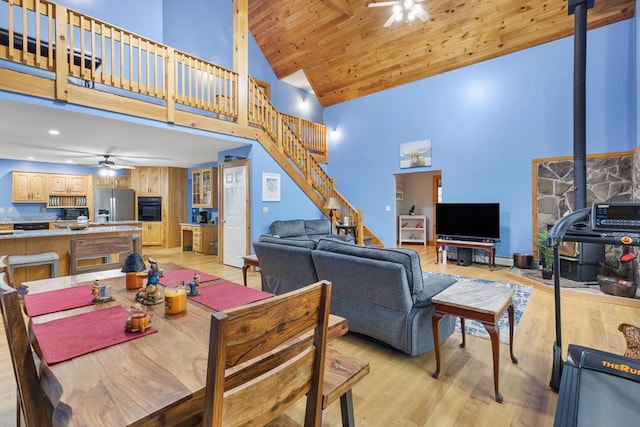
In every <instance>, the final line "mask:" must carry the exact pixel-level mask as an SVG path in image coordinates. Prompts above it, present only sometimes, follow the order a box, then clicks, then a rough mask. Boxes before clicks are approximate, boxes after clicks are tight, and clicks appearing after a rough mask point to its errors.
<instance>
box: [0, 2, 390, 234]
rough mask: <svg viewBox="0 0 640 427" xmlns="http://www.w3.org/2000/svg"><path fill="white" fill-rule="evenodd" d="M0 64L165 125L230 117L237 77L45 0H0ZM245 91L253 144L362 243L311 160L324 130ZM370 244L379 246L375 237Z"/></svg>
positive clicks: (322, 155)
mask: <svg viewBox="0 0 640 427" xmlns="http://www.w3.org/2000/svg"><path fill="white" fill-rule="evenodd" d="M5 12H6V13H5ZM4 17H6V19H5V18H4ZM0 59H4V60H7V61H10V62H13V63H15V64H21V65H26V66H29V67H35V68H37V69H39V70H41V71H42V72H44V73H45V77H47V78H49V79H51V80H53V81H54V86H55V99H56V100H59V101H67V100H68V90H67V89H68V85H70V84H71V85H78V84H80V85H83V86H86V87H91V88H94V89H96V90H100V91H103V92H108V93H115V94H117V95H120V96H124V97H127V98H133V99H135V100H137V101H143V102H146V103H149V104H153V105H159V106H162V107H163V108H166V120H167V121H168V122H174V118H175V115H176V114H177V111H178V110H179V111H188V112H191V113H194V114H199V115H204V116H208V117H213V118H219V119H223V120H226V121H231V122H235V121H237V118H238V99H237V94H238V93H239V92H238V84H239V83H238V75H237V73H235V72H233V71H230V70H227V69H225V68H223V67H219V66H217V65H214V64H210V63H207V62H205V61H202V60H201V59H199V58H196V57H194V56H191V55H189V54H186V53H183V52H180V51H176V50H174V49H173V48H171V47H169V46H166V45H163V44H160V43H156V42H154V41H152V40H149V39H146V38H144V37H141V36H138V35H136V34H133V33H130V32H128V31H126V30H123V29H120V28H118V27H115V26H113V25H110V24H108V23H106V22H102V21H100V20H97V19H94V18H91V17H87V16H85V15H82V14H79V13H77V12H75V11H73V10H71V9H68V8H66V7H65V6H62V5H59V4H56V3H51V2H48V1H46V0H2V1H0ZM14 86H16V87H18V88H19V87H20V84H16V85H14ZM22 86H23V87H24V86H25V85H22ZM12 88H13V86H12ZM17 90H20V89H17ZM248 92H249V100H248V115H247V116H248V121H249V125H250V126H252V127H256V128H259V129H262V130H263V131H264V133H265V134H266V135H267V136H268V138H267V139H268V140H262V139H261V140H260V142H261V143H262V144H263V145H271V148H275V149H277V150H278V151H279V152H280V153H282V154H283V155H284V156H285V157H286V158H287V159H288V160H287V162H288V164H286V165H283V167H284V168H285V169H286V170H287V172H288V173H289V174H292V173H296V174H299V176H300V177H301V178H300V179H296V181H297V182H298V183H299V184H301V187H302V188H303V189H304V190H305V191H306V192H307V194H309V196H310V197H311V199H312V200H314V203H316V205H318V207H320V208H321V209H323V206H324V201H325V200H327V198H328V197H336V198H337V199H338V200H339V203H340V206H341V209H340V211H339V214H340V215H343V216H349V217H350V218H351V220H352V221H353V224H356V226H357V227H358V236H359V240H360V242H361V243H362V237H363V236H364V233H363V231H364V230H365V229H364V228H363V224H362V212H360V211H357V210H356V209H355V208H354V207H353V206H352V205H351V204H350V203H349V202H348V201H347V200H346V199H345V198H344V197H343V196H342V195H340V193H339V192H337V191H336V189H335V185H334V183H333V180H332V179H331V178H330V177H329V176H328V175H327V174H326V173H325V171H324V170H323V169H322V167H320V165H319V164H318V162H317V160H319V161H326V159H327V143H326V140H327V138H326V136H327V129H326V126H324V125H321V124H318V123H313V122H311V121H308V120H304V119H300V118H297V117H294V116H290V115H286V114H282V113H280V112H278V111H277V110H276V109H275V108H274V106H273V105H272V104H271V102H270V101H269V99H268V98H267V97H266V96H265V95H264V93H263V92H262V90H261V89H260V87H259V86H258V85H257V84H256V83H255V82H254V81H253V80H251V79H250V80H249V91H248ZM23 93H29V94H31V93H32V92H31V91H27V90H25V91H24V92H23ZM76 102H77V101H76ZM87 105H91V104H87ZM104 108H105V109H109V106H108V105H105V106H104ZM129 113H130V114H133V115H137V113H138V111H136V110H133V109H132V110H131V111H130V112H129ZM263 139H264V138H263ZM294 179H295V178H294ZM325 213H326V211H325ZM366 231H367V232H368V230H366ZM370 234H371V233H370ZM374 242H375V243H380V241H379V240H378V239H377V238H375V236H374Z"/></svg>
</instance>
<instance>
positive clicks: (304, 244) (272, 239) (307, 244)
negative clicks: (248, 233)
mask: <svg viewBox="0 0 640 427" xmlns="http://www.w3.org/2000/svg"><path fill="white" fill-rule="evenodd" d="M258 241H260V242H267V243H276V244H279V245H289V246H297V247H299V248H308V249H315V247H316V242H315V241H314V240H311V239H308V238H294V237H287V238H284V239H283V238H281V237H278V236H271V235H269V234H263V235H261V236H260V237H259V238H258Z"/></svg>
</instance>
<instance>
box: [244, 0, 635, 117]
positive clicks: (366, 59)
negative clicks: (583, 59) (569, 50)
mask: <svg viewBox="0 0 640 427" xmlns="http://www.w3.org/2000/svg"><path fill="white" fill-rule="evenodd" d="M369 1H370V0H249V29H250V31H251V33H252V34H253V36H254V37H255V39H256V41H257V43H258V45H259V46H260V47H261V49H262V51H263V53H264V55H265V56H266V58H267V60H268V61H269V63H270V64H271V66H272V68H273V69H274V71H275V73H276V75H277V76H278V78H284V77H287V76H289V75H291V74H293V73H295V72H297V71H299V70H302V71H304V73H305V75H306V77H307V79H308V80H309V82H310V83H311V86H312V87H313V90H314V92H315V93H316V96H317V97H318V99H319V100H320V103H321V104H322V105H323V106H324V107H327V106H330V105H334V104H337V103H340V102H344V101H347V100H350V99H354V98H358V97H361V96H364V95H368V94H371V93H375V92H379V91H382V90H385V89H389V88H392V87H395V86H398V85H402V84H405V83H409V82H412V81H416V80H420V79H423V78H426V77H429V76H433V75H436V74H439V73H443V72H446V71H450V70H453V69H456V68H460V67H464V66H467V65H470V64H474V63H477V62H480V61H484V60H487V59H491V58H495V57H497V56H500V55H505V54H508V53H511V52H515V51H518V50H521V49H526V48H529V47H532V46H536V45H539V44H542V43H546V42H549V41H553V40H557V39H560V38H562V37H566V36H570V35H572V34H573V29H574V16H573V15H571V16H570V15H568V14H567V1H566V0H546V1H545V0H424V3H422V4H423V7H424V9H425V10H427V11H428V12H429V14H430V15H431V17H430V19H429V20H428V21H427V22H421V21H419V20H416V22H413V23H412V24H411V25H409V24H406V23H400V22H396V23H394V24H392V25H391V26H390V27H388V28H384V27H383V24H384V23H385V21H386V20H387V19H388V18H389V16H390V13H391V9H390V8H388V7H376V8H370V7H367V4H368V3H369ZM634 9H635V0H595V6H594V7H593V8H592V9H589V11H588V15H587V18H588V26H589V29H592V28H596V27H600V26H603V25H607V24H611V23H614V22H618V21H622V20H624V19H628V18H631V17H633V15H634Z"/></svg>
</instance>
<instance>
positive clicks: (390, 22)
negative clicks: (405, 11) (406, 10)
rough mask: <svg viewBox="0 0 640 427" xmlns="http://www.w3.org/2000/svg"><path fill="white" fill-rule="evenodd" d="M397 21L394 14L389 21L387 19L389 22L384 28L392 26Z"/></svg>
mask: <svg viewBox="0 0 640 427" xmlns="http://www.w3.org/2000/svg"><path fill="white" fill-rule="evenodd" d="M395 20H396V15H395V14H392V15H391V16H390V17H389V19H387V22H385V23H384V25H383V27H385V28H387V27H389V26H391V24H393V22H394V21H395Z"/></svg>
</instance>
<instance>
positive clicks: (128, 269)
mask: <svg viewBox="0 0 640 427" xmlns="http://www.w3.org/2000/svg"><path fill="white" fill-rule="evenodd" d="M146 269H147V267H146V266H145V265H144V260H143V259H142V256H140V254H139V253H132V254H129V255H127V259H126V260H125V261H124V265H123V266H122V270H120V271H121V272H123V273H127V276H126V283H127V289H138V288H141V287H142V280H140V279H139V277H141V276H138V272H139V271H145V270H146Z"/></svg>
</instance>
